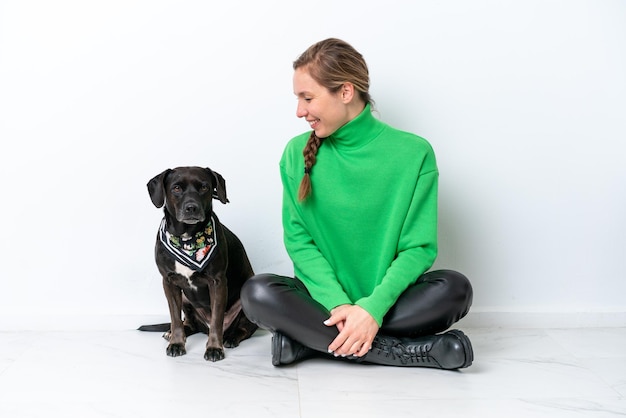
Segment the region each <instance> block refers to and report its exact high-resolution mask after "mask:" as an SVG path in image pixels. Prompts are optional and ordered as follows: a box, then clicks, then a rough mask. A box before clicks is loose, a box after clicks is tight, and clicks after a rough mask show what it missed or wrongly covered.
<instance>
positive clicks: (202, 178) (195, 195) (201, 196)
mask: <svg viewBox="0 0 626 418" xmlns="http://www.w3.org/2000/svg"><path fill="white" fill-rule="evenodd" d="M148 193H150V199H152V203H154V206H156V207H157V208H160V207H162V206H163V205H165V210H166V211H167V212H169V214H170V215H172V216H173V217H174V218H176V220H177V221H178V222H182V223H185V224H196V223H198V222H204V220H205V219H206V217H207V216H208V215H209V214H210V213H211V211H212V204H213V202H212V200H213V199H218V200H219V201H220V202H222V203H228V198H227V197H226V182H225V181H224V178H223V177H222V176H221V175H220V174H219V173H217V172H215V171H213V170H211V169H210V168H208V167H207V168H202V167H178V168H174V169H169V168H168V169H167V170H165V171H163V172H162V173H161V174H159V175H157V176H154V177H153V178H152V179H151V180H150V181H149V182H148Z"/></svg>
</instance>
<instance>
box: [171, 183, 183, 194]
mask: <svg viewBox="0 0 626 418" xmlns="http://www.w3.org/2000/svg"><path fill="white" fill-rule="evenodd" d="M182 191H183V188H182V187H180V186H179V185H178V184H175V185H173V186H172V192H173V193H181V192H182Z"/></svg>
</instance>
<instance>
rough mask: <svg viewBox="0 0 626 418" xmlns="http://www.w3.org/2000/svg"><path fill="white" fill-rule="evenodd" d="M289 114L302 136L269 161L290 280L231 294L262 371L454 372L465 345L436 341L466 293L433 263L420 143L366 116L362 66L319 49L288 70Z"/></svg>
mask: <svg viewBox="0 0 626 418" xmlns="http://www.w3.org/2000/svg"><path fill="white" fill-rule="evenodd" d="M293 68H294V76H293V87H294V93H295V95H296V97H297V100H298V107H297V111H296V115H297V116H298V117H299V118H304V119H305V120H306V121H307V122H308V124H309V126H310V127H311V131H310V132H307V133H304V134H302V135H299V136H296V137H295V138H293V139H292V140H291V141H290V142H289V143H288V144H287V146H286V148H285V150H284V153H283V156H282V159H281V161H280V173H281V178H282V182H283V228H284V242H285V246H286V249H287V252H288V254H289V257H290V258H291V260H292V261H293V266H294V271H295V276H296V277H282V276H278V275H274V274H259V275H257V276H255V277H254V278H252V279H251V280H248V282H247V283H246V285H245V286H244V288H243V289H242V295H241V300H242V303H243V308H244V311H245V313H246V315H247V316H248V318H250V320H252V321H253V322H255V323H256V324H258V325H259V326H260V327H262V328H265V329H268V330H270V331H271V332H272V333H273V336H272V363H273V364H274V365H275V366H279V365H284V364H289V363H293V362H295V361H298V360H302V359H304V358H308V357H311V356H313V355H314V354H319V353H325V354H326V355H332V356H335V357H339V356H340V357H344V358H345V359H346V360H348V361H358V362H365V363H375V364H382V365H391V366H417V367H420V366H421V367H436V368H442V369H459V368H464V367H468V366H469V365H471V364H472V360H473V352H472V347H471V343H470V341H469V339H468V338H467V336H466V335H465V334H464V333H463V332H461V331H459V330H451V331H447V332H444V331H446V330H447V329H448V328H449V327H450V326H451V325H452V324H453V323H455V322H456V321H458V320H459V319H461V318H462V317H463V316H464V315H465V314H466V313H467V312H468V310H469V307H470V305H471V301H472V287H471V285H470V283H469V281H468V280H467V279H466V277H465V276H463V275H462V274H460V273H458V272H455V271H451V270H439V271H431V272H427V271H428V269H429V268H430V267H431V266H432V264H433V262H434V261H435V257H436V255H437V179H438V171H437V165H436V162H435V156H434V153H433V150H432V148H431V146H430V144H429V143H428V142H427V141H426V140H424V139H423V138H420V137H418V136H416V135H414V134H411V133H407V132H402V131H400V130H397V129H394V128H392V127H391V126H389V125H387V124H385V123H383V122H382V121H380V120H378V119H376V118H375V117H374V116H373V115H372V105H373V102H372V99H371V97H370V94H369V73H368V69H367V65H366V63H365V60H364V59H363V57H362V56H361V54H360V53H359V52H357V51H356V50H355V49H354V48H353V47H352V46H351V45H349V44H348V43H346V42H344V41H342V40H339V39H334V38H331V39H326V40H323V41H321V42H318V43H316V44H314V45H312V46H311V47H310V48H308V49H307V50H306V51H305V52H304V53H303V54H302V55H301V56H300V57H299V58H298V59H297V60H296V61H295V62H294V64H293Z"/></svg>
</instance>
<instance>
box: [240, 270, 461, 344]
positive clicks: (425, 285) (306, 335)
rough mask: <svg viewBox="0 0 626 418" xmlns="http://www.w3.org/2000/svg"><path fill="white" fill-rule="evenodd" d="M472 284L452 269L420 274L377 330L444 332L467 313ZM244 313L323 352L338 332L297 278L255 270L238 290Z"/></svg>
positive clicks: (396, 333)
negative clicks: (259, 272)
mask: <svg viewBox="0 0 626 418" xmlns="http://www.w3.org/2000/svg"><path fill="white" fill-rule="evenodd" d="M472 294H473V293H472V286H471V284H470V282H469V280H468V279H467V278H466V277H465V276H464V275H462V274H461V273H458V272H456V271H452V270H437V271H431V272H428V273H426V274H424V275H422V276H421V277H420V278H419V279H418V280H417V282H416V283H415V284H413V285H412V286H410V287H409V288H408V289H407V290H406V291H405V292H404V293H402V295H400V297H399V298H398V300H397V302H396V304H395V305H394V306H393V307H392V308H391V309H390V310H389V312H388V313H387V315H385V317H384V319H383V324H382V326H381V328H380V331H379V333H380V334H382V335H391V336H396V337H416V336H422V335H432V334H436V333H438V332H441V331H445V330H446V329H448V328H449V327H450V326H451V325H452V324H454V323H455V322H457V321H458V320H459V319H461V318H462V317H463V316H465V314H467V312H468V311H469V308H470V305H471V304H472ZM241 302H242V304H243V310H244V312H245V314H246V316H247V317H248V318H249V319H250V320H251V321H252V322H254V323H255V324H257V325H258V326H259V327H261V328H265V329H267V330H270V331H272V332H274V331H280V332H282V333H284V334H285V335H288V336H289V337H291V338H293V339H294V340H296V341H299V342H300V343H302V344H304V345H305V346H307V347H309V348H312V349H315V350H317V351H322V352H326V351H327V350H328V346H329V345H330V343H331V342H332V341H333V340H334V339H335V337H336V336H337V334H338V333H339V331H338V330H337V327H328V326H326V325H324V324H323V321H325V320H326V319H328V317H329V316H330V312H329V311H328V310H327V309H326V308H324V307H323V306H322V305H321V304H320V303H319V302H317V301H315V300H314V299H313V298H312V297H311V295H310V294H309V292H308V291H307V289H306V287H305V286H304V284H303V283H302V282H301V281H300V280H298V279H297V278H291V277H284V276H278V275H275V274H259V275H256V276H254V277H252V278H251V279H250V280H248V281H247V282H246V283H245V284H244V286H243V288H242V290H241Z"/></svg>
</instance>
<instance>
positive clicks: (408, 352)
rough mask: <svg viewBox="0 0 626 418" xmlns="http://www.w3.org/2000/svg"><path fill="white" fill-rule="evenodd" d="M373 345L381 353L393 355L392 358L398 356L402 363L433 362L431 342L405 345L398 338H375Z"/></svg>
mask: <svg viewBox="0 0 626 418" xmlns="http://www.w3.org/2000/svg"><path fill="white" fill-rule="evenodd" d="M373 345H374V348H376V349H377V350H378V353H379V354H380V353H381V352H382V353H383V354H384V355H385V356H386V357H391V359H392V360H395V359H396V358H397V359H399V360H400V362H401V363H402V364H408V363H430V362H431V356H430V350H431V348H432V345H431V344H409V345H404V344H403V343H402V341H400V340H398V339H396V338H393V339H391V340H386V339H385V338H381V340H380V341H379V342H377V341H376V340H374V344H373Z"/></svg>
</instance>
